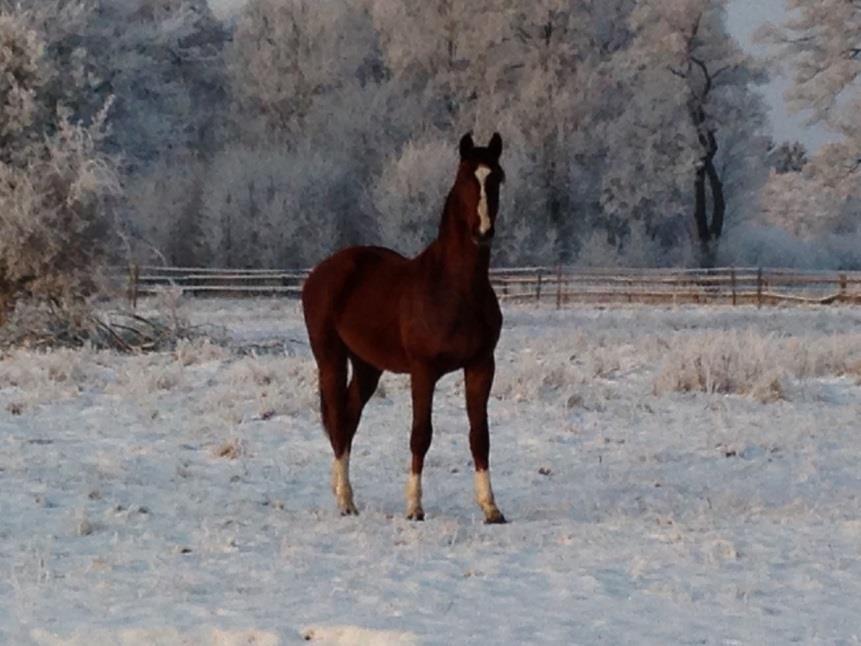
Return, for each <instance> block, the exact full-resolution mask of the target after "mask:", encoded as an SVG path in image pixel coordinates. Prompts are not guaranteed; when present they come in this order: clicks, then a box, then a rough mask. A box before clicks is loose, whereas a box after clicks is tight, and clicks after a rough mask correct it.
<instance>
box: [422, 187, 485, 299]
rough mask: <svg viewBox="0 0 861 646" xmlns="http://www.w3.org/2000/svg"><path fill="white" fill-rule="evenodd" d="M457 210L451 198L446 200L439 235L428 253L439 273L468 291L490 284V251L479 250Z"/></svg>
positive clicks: (482, 248)
mask: <svg viewBox="0 0 861 646" xmlns="http://www.w3.org/2000/svg"><path fill="white" fill-rule="evenodd" d="M456 208H458V205H457V204H456V200H455V198H454V197H453V196H452V195H449V198H448V199H447V200H446V206H445V210H444V211H443V216H442V221H441V222H440V227H439V235H438V236H437V238H436V240H434V241H433V243H431V245H430V247H429V248H428V251H429V252H430V253H431V255H432V256H433V257H434V260H435V263H434V264H436V265H437V266H438V267H439V269H440V271H441V272H442V273H443V274H444V276H445V278H446V279H448V281H449V282H451V283H452V284H454V285H459V286H463V287H464V288H466V289H470V288H479V287H483V286H485V285H486V284H488V271H489V269H490V248H489V247H480V246H479V245H477V244H475V242H474V241H473V240H472V236H471V233H470V232H469V230H467V229H466V228H465V227H464V226H463V225H462V223H461V221H460V219H459V218H458V217H457V214H456V213H454V209H456Z"/></svg>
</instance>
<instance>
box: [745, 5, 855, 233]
mask: <svg viewBox="0 0 861 646" xmlns="http://www.w3.org/2000/svg"><path fill="white" fill-rule="evenodd" d="M787 5H788V8H789V11H790V17H789V19H788V20H787V21H786V22H785V24H783V25H782V26H779V27H777V26H774V25H767V26H766V27H765V28H764V29H763V30H762V32H761V34H760V36H761V38H763V39H764V40H765V41H767V42H770V43H771V44H772V45H773V46H774V47H775V49H776V54H775V59H776V60H780V61H781V62H783V63H785V64H786V65H787V66H789V68H790V70H791V73H792V79H793V84H792V86H791V87H790V89H789V91H788V92H787V98H788V99H789V101H790V105H791V106H792V107H794V108H795V109H796V110H807V111H809V121H810V122H812V123H815V122H822V123H825V124H827V125H828V126H829V127H830V128H831V129H832V130H835V131H837V132H840V133H841V134H842V135H843V139H842V141H839V142H837V143H834V144H829V145H827V146H824V147H823V148H822V150H820V151H819V152H817V153H816V154H815V155H814V156H813V158H812V159H811V160H810V163H808V164H807V166H805V168H804V170H803V175H804V180H803V182H802V183H803V184H804V190H799V186H798V185H797V184H796V185H795V186H792V187H790V186H785V185H784V184H786V183H788V182H783V181H782V179H781V178H777V177H772V178H771V180H770V182H769V185H768V186H767V187H766V191H765V193H764V197H763V203H764V204H765V205H766V209H767V210H766V214H767V217H768V219H769V221H770V222H779V223H780V224H781V226H783V228H787V229H789V230H790V231H792V232H793V233H796V234H799V235H807V234H809V232H810V231H821V230H822V228H823V226H833V227H836V228H838V229H841V230H842V231H843V232H844V233H845V232H847V231H850V230H858V229H859V227H861V208H859V204H861V120H859V119H858V115H859V113H861V3H859V2H857V1H856V0H804V1H802V0H788V2H787ZM782 190H783V191H784V192H783V193H782V194H780V195H779V193H780V192H781V191H782ZM769 198H774V200H775V202H773V203H769V202H768V200H769ZM811 222H815V226H813V225H811V224H810V223H811ZM787 223H790V224H789V225H788V226H787Z"/></svg>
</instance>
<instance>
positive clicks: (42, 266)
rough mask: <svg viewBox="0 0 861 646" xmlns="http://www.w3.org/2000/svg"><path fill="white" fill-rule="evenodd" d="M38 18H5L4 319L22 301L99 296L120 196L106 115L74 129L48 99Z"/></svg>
mask: <svg viewBox="0 0 861 646" xmlns="http://www.w3.org/2000/svg"><path fill="white" fill-rule="evenodd" d="M32 18H33V14H32V13H30V12H28V11H27V10H26V9H20V8H15V9H11V10H10V9H9V8H8V7H6V6H3V7H2V10H0V79H2V80H0V137H2V139H3V142H2V143H3V147H2V153H0V231H2V235H0V300H2V301H3V303H2V305H0V309H5V308H6V307H7V306H8V305H9V303H10V302H12V303H14V301H15V300H16V299H18V298H20V297H21V296H24V295H29V296H33V297H38V298H48V299H52V300H55V301H62V300H66V299H68V298H76V297H80V296H81V295H82V294H84V293H86V292H87V291H88V290H89V289H90V288H92V286H93V274H94V271H95V269H96V266H97V264H98V262H99V261H100V260H101V259H102V258H103V256H104V254H105V253H106V250H107V245H108V240H109V233H110V228H111V224H112V223H111V220H110V218H109V214H110V212H109V209H108V206H109V202H110V200H111V198H113V197H114V196H116V195H117V194H118V193H119V180H118V176H117V174H116V169H115V164H114V161H113V159H111V158H110V157H108V156H107V155H105V153H104V152H103V139H104V132H105V128H104V124H105V120H106V115H107V110H108V107H109V106H106V107H105V108H104V109H103V110H102V111H101V112H99V113H98V114H96V115H95V117H94V119H93V120H92V122H91V123H89V124H85V123H80V122H74V121H72V118H71V115H72V111H71V110H70V109H68V108H65V107H63V106H62V105H59V104H58V103H57V97H56V95H55V94H54V92H52V91H51V90H52V87H53V86H52V81H53V79H54V78H55V75H56V74H57V69H56V68H55V67H54V66H53V60H52V59H50V58H48V57H47V55H46V52H47V51H49V49H50V47H49V44H48V42H49V41H47V40H46V38H45V34H43V33H40V32H39V31H37V30H36V29H35V28H34V26H33V25H34V22H33V20H32ZM70 83H71V81H70Z"/></svg>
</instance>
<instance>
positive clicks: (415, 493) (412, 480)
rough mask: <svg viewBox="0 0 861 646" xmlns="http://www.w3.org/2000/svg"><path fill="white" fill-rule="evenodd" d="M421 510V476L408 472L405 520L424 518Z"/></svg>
mask: <svg viewBox="0 0 861 646" xmlns="http://www.w3.org/2000/svg"><path fill="white" fill-rule="evenodd" d="M424 514H425V512H424V510H423V509H422V475H421V474H420V473H412V472H410V476H409V478H407V518H413V519H416V520H418V519H421V518H423V517H424Z"/></svg>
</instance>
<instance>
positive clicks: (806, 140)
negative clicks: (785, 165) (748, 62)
mask: <svg viewBox="0 0 861 646" xmlns="http://www.w3.org/2000/svg"><path fill="white" fill-rule="evenodd" d="M209 2H210V5H211V6H212V8H213V10H214V11H215V12H216V14H218V15H219V16H226V15H229V14H230V13H231V12H233V11H235V10H236V9H237V8H239V7H240V6H242V5H243V4H244V3H245V2H246V0H209ZM785 15H786V6H785V4H784V1H783V0H730V2H729V6H728V20H729V28H730V32H731V33H732V34H733V35H734V36H735V37H736V38H737V39H738V41H739V43H741V45H742V46H743V47H745V48H747V49H748V50H750V51H751V52H753V53H755V54H759V55H764V54H765V53H766V51H765V48H764V47H763V46H762V45H758V44H757V43H755V42H754V41H753V35H754V33H755V32H756V30H757V29H758V28H759V27H760V26H762V24H763V23H765V22H766V21H771V22H775V23H779V22H782V21H783V19H784V16H785ZM789 84H790V80H789V78H788V77H786V76H778V75H774V78H772V81H771V82H770V83H769V84H768V85H767V86H765V87H764V88H762V92H763V94H764V96H765V99H766V102H767V104H768V106H769V107H770V109H771V128H772V136H773V137H774V139H775V141H777V142H781V141H800V142H802V143H803V144H804V145H805V146H806V147H807V148H808V150H811V151H813V150H816V149H817V148H819V146H821V145H822V144H823V143H825V142H827V141H828V140H829V139H831V138H832V136H831V135H830V134H829V132H828V131H827V130H825V129H824V128H823V127H821V126H812V127H811V126H808V125H806V124H805V122H804V115H798V114H790V112H789V110H788V109H787V107H786V103H785V101H784V98H783V96H784V93H785V92H786V89H787V88H788V87H789Z"/></svg>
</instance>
